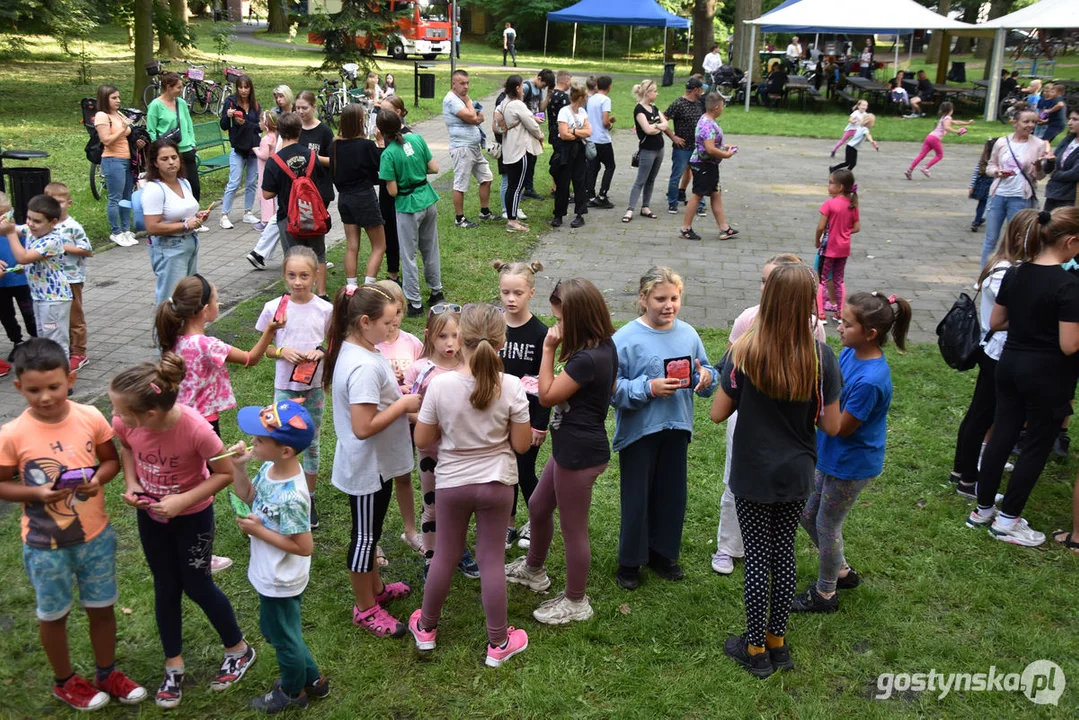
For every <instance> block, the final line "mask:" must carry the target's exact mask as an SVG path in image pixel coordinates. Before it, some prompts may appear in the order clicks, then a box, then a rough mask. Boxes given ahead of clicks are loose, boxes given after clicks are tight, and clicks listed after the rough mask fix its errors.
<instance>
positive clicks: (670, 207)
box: [667, 202, 678, 215]
mask: <svg viewBox="0 0 1079 720" xmlns="http://www.w3.org/2000/svg"><path fill="white" fill-rule="evenodd" d="M667 213H668V214H670V215H677V214H678V203H676V202H673V203H667Z"/></svg>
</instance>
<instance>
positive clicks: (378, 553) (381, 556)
mask: <svg viewBox="0 0 1079 720" xmlns="http://www.w3.org/2000/svg"><path fill="white" fill-rule="evenodd" d="M389 564H390V561H389V560H387V559H386V553H384V552H382V546H381V545H375V566H376V567H386V566H387V565H389Z"/></svg>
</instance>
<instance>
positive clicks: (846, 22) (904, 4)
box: [746, 0, 1079, 112]
mask: <svg viewBox="0 0 1079 720" xmlns="http://www.w3.org/2000/svg"><path fill="white" fill-rule="evenodd" d="M1054 1H1056V0H1054ZM1064 1H1065V2H1072V3H1076V4H1079V0H1064ZM746 25H748V26H749V27H750V36H749V57H750V58H751V59H753V58H755V57H756V56H755V50H756V40H757V28H758V27H759V26H767V27H769V28H783V27H792V28H801V27H813V28H823V27H827V28H828V29H829V30H834V31H836V32H861V33H867V34H869V33H873V34H876V33H880V34H889V35H907V34H910V33H912V32H914V30H915V29H926V30H975V29H976V27H975V26H974V25H969V24H967V23H964V22H960V21H958V20H950V19H948V18H946V17H944V16H943V15H938V14H936V13H935V12H933V11H932V10H930V9H928V8H926V7H924V6H923V5H919V4H918V3H917V2H915V0H886V1H885V0H873V1H872V2H869V1H866V0H862V1H861V2H858V1H855V2H852V1H851V0H799V2H796V3H793V4H791V5H786V6H783V7H779V8H776V9H775V10H773V11H772V12H768V13H765V14H764V15H761V16H760V17H759V18H757V19H756V20H746ZM775 31H776V32H783V30H782V29H776V30H775ZM895 52H896V65H897V66H898V64H899V44H898V43H896V50H895ZM752 77H753V72H752V68H749V69H747V71H746V112H749V100H750V97H751V96H752V94H753V93H752V92H751V83H752V79H751V78H752Z"/></svg>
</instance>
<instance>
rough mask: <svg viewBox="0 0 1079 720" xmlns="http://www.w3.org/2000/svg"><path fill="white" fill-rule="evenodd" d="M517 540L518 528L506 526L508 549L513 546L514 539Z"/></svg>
mask: <svg viewBox="0 0 1079 720" xmlns="http://www.w3.org/2000/svg"><path fill="white" fill-rule="evenodd" d="M515 540H517V528H513V527H508V528H506V549H507V550H509V549H510V548H511V547H513V543H514V541H515Z"/></svg>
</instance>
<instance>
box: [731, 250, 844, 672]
mask: <svg viewBox="0 0 1079 720" xmlns="http://www.w3.org/2000/svg"><path fill="white" fill-rule="evenodd" d="M816 282H817V278H816V275H815V274H814V273H813V271H812V270H810V269H809V268H808V267H806V266H805V265H802V264H793V263H792V264H787V265H780V266H778V267H776V268H775V269H774V270H772V273H771V275H769V276H768V280H767V281H766V282H765V284H764V292H763V293H762V295H761V307H760V313H759V314H758V315H757V319H756V321H755V322H754V324H753V326H752V327H751V328H750V329H749V330H748V331H747V332H746V333H745V334H744V335H742V337H740V338H738V340H737V341H735V343H734V344H733V345H732V346H731V347H730V348H729V349H728V351H727V355H726V356H725V357H724V358H723V363H722V367H721V368H720V371H719V380H720V385H721V387H722V389H723V392H717V393H716V396H715V400H714V401H713V402H712V411H711V418H712V421H713V422H717V423H719V422H723V421H724V420H726V419H727V418H728V417H730V416H731V414H732V413H733V412H734V411H735V410H737V411H738V425H737V426H736V427H735V430H734V443H733V448H732V457H731V475H730V490H731V493H733V494H734V501H735V508H736V509H737V511H738V524H739V526H740V527H741V530H742V542H743V544H744V546H745V553H746V570H745V590H744V594H745V610H746V632H745V633H744V634H743V635H732V636H731V637H730V638H728V639H727V642H726V644H724V646H723V650H724V652H726V653H727V655H728V656H730V657H731V658H732V659H733V660H734V661H735V662H737V663H738V664H740V665H742V666H743V667H744V668H746V669H747V670H748V671H749V672H750V673H752V674H753V675H756V676H757V677H760V678H764V677H768V676H769V675H771V674H772V673H773V672H775V671H776V669H777V668H783V669H787V670H790V669H793V668H794V663H793V661H792V660H791V657H790V651H789V649H788V648H787V643H786V639H785V636H786V633H787V618H788V615H789V614H790V609H791V600H792V599H793V598H794V590H795V581H796V579H797V570H796V567H795V560H794V537H795V533H796V531H797V530H798V520H799V518H800V517H801V514H802V509H803V508H804V507H805V503H806V498H808V497H809V494H810V492H811V490H812V486H813V473H814V468H815V467H816V463H817V442H816V432H815V430H814V426H816V427H819V428H820V429H821V430H822V431H823V432H824V433H826V434H828V435H835V434H836V433H837V432H839V425H840V410H839V391H840V386H841V384H842V380H841V378H840V375H839V365H838V363H836V359H835V355H834V354H833V353H832V350H831V348H829V347H828V346H827V345H825V344H824V343H820V342H818V341H817V340H816V338H814V337H813V330H812V328H811V326H810V324H809V323H807V322H806V317H811V316H812V314H813V309H814V295H815V293H816Z"/></svg>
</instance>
